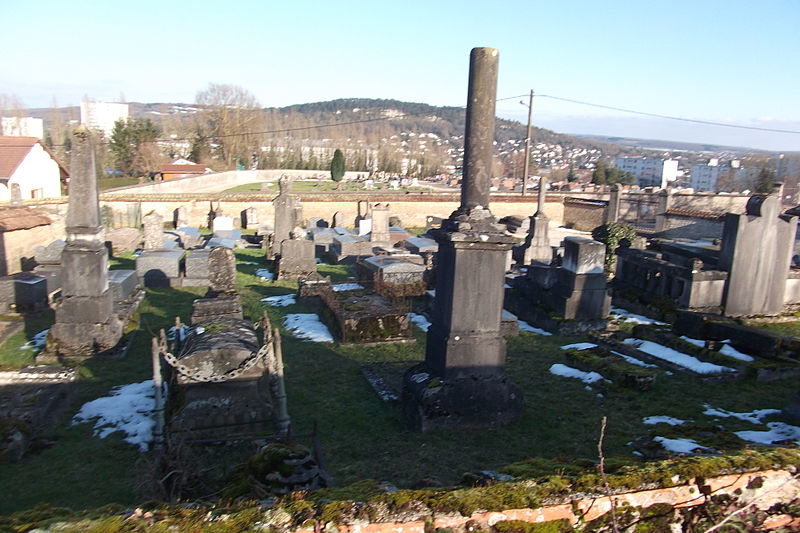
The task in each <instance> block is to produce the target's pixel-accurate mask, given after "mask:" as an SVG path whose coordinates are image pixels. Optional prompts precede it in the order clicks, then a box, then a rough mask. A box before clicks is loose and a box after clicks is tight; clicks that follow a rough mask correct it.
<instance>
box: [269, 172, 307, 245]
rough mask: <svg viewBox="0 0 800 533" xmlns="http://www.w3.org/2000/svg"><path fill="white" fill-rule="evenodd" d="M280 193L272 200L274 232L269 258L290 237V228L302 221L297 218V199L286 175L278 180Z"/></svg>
mask: <svg viewBox="0 0 800 533" xmlns="http://www.w3.org/2000/svg"><path fill="white" fill-rule="evenodd" d="M278 186H279V187H280V194H278V196H276V197H275V199H274V200H273V201H272V205H273V208H274V209H275V224H274V226H273V227H274V228H275V233H274V235H273V238H272V251H273V253H272V254H271V255H270V257H269V259H272V258H273V257H274V254H275V252H279V251H280V249H281V243H282V242H283V241H285V240H287V239H291V237H292V235H291V233H292V230H293V229H294V228H295V227H297V226H298V225H300V224H301V223H302V219H300V220H298V214H299V203H300V202H299V199H298V198H297V197H295V196H292V195H291V186H292V184H291V181H290V180H289V179H288V178H286V177H281V178H280V180H279V181H278Z"/></svg>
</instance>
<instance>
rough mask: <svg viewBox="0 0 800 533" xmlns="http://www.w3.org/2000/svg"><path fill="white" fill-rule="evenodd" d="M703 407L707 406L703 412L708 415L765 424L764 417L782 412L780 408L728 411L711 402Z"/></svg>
mask: <svg viewBox="0 0 800 533" xmlns="http://www.w3.org/2000/svg"><path fill="white" fill-rule="evenodd" d="M703 407H705V410H704V411H703V414H704V415H706V416H713V417H717V418H737V419H739V420H744V421H745V422H750V423H751V424H763V423H764V421H763V419H764V417H767V416H769V415H777V414H779V413H780V412H781V411H780V409H756V410H755V411H750V412H749V413H737V412H735V411H728V410H727V409H717V408H716V407H712V406H711V405H709V404H704V405H703Z"/></svg>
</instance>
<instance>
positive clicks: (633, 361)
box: [611, 350, 658, 368]
mask: <svg viewBox="0 0 800 533" xmlns="http://www.w3.org/2000/svg"><path fill="white" fill-rule="evenodd" d="M611 353H613V354H614V355H618V356H620V357H622V358H623V359H625V360H626V361H627V362H629V363H630V364H632V365H636V366H640V367H642V368H658V365H651V364H650V363H645V362H644V361H640V360H638V359H636V358H635V357H631V356H630V355H625V354H624V353H619V352H616V351H614V350H611Z"/></svg>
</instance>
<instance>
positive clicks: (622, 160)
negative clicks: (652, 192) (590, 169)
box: [614, 157, 678, 189]
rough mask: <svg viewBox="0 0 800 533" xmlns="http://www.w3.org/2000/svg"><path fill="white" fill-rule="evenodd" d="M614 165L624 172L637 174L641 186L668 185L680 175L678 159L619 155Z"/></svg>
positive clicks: (637, 180)
mask: <svg viewBox="0 0 800 533" xmlns="http://www.w3.org/2000/svg"><path fill="white" fill-rule="evenodd" d="M614 166H615V167H617V168H618V169H620V170H622V171H623V172H630V173H631V174H633V175H634V176H636V183H637V184H638V185H639V187H661V188H662V189H663V188H665V187H666V186H667V183H668V182H671V181H675V180H676V179H677V177H678V161H677V160H676V159H656V158H654V157H617V158H615V159H614Z"/></svg>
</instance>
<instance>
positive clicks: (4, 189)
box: [0, 137, 69, 202]
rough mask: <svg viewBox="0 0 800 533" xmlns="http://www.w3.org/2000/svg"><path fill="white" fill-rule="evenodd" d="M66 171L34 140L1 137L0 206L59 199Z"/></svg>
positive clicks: (39, 142) (40, 143) (53, 155)
mask: <svg viewBox="0 0 800 533" xmlns="http://www.w3.org/2000/svg"><path fill="white" fill-rule="evenodd" d="M68 177H69V172H68V171H67V169H66V167H64V165H62V164H61V162H60V161H59V160H58V158H56V156H55V154H53V153H52V152H51V151H50V150H49V149H48V148H47V147H46V146H45V145H44V144H43V143H42V141H40V140H39V139H37V138H36V137H0V202H3V201H9V200H17V199H19V200H28V199H37V198H53V197H58V196H61V182H62V180H66V179H67V178H68Z"/></svg>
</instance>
